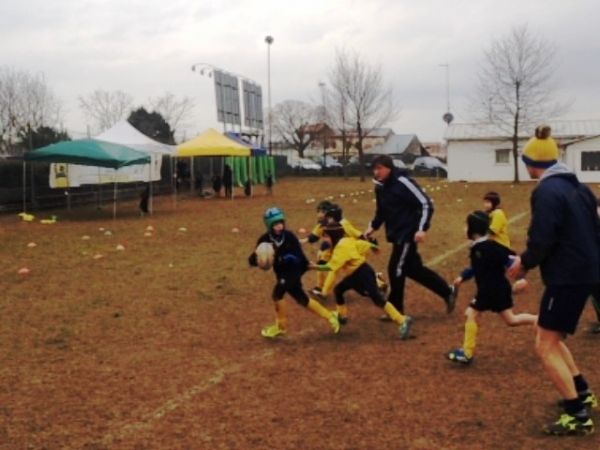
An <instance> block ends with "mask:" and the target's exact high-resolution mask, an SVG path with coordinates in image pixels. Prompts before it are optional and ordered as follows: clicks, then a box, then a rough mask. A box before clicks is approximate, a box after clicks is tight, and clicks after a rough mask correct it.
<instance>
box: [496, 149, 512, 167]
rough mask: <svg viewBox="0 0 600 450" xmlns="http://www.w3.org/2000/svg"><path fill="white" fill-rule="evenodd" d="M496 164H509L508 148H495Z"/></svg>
mask: <svg viewBox="0 0 600 450" xmlns="http://www.w3.org/2000/svg"><path fill="white" fill-rule="evenodd" d="M496 164H510V149H508V148H501V149H498V150H496Z"/></svg>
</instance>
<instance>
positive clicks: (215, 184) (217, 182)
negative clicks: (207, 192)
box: [212, 175, 223, 197]
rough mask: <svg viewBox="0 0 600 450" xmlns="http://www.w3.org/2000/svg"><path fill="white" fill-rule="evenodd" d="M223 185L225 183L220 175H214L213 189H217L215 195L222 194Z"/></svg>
mask: <svg viewBox="0 0 600 450" xmlns="http://www.w3.org/2000/svg"><path fill="white" fill-rule="evenodd" d="M222 185H223V183H222V181H221V176H220V175H215V176H213V177H212V188H213V191H215V197H220V196H221V187H222Z"/></svg>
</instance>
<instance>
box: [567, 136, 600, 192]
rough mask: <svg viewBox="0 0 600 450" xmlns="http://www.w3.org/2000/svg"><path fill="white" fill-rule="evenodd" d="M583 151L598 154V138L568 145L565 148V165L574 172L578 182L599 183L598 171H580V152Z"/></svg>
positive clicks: (599, 140)
mask: <svg viewBox="0 0 600 450" xmlns="http://www.w3.org/2000/svg"><path fill="white" fill-rule="evenodd" d="M584 151H596V152H600V137H597V138H594V139H588V140H586V141H581V142H578V143H576V144H572V145H569V146H568V147H567V152H566V157H565V163H566V164H567V165H568V166H569V167H571V168H572V169H573V170H574V171H575V173H576V174H577V178H579V180H580V181H583V182H584V183H598V182H600V171H587V170H586V171H582V170H581V152H584Z"/></svg>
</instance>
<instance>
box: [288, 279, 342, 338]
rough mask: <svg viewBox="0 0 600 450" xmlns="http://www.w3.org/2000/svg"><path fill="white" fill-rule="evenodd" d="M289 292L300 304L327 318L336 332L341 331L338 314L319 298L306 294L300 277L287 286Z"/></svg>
mask: <svg viewBox="0 0 600 450" xmlns="http://www.w3.org/2000/svg"><path fill="white" fill-rule="evenodd" d="M287 292H288V293H289V294H290V295H291V296H292V297H293V298H294V300H296V302H297V303H298V304H299V305H302V306H304V307H305V308H308V309H310V310H311V311H312V312H313V313H315V314H316V315H318V316H319V317H322V318H323V319H325V320H327V321H328V322H329V325H330V326H331V328H332V329H333V331H334V333H337V332H338V331H340V322H339V320H338V318H337V315H336V314H333V313H332V312H331V311H329V310H328V309H327V308H325V307H324V306H323V305H321V304H320V303H319V302H318V301H317V300H315V299H313V298H309V297H308V295H306V292H304V289H302V282H301V281H300V280H299V279H298V280H297V281H295V282H292V284H291V285H289V286H288V287H287Z"/></svg>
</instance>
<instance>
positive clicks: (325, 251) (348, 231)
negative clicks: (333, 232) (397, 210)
mask: <svg viewBox="0 0 600 450" xmlns="http://www.w3.org/2000/svg"><path fill="white" fill-rule="evenodd" d="M335 209H340V208H339V206H338V205H336V204H335V203H331V202H330V201H327V200H324V201H322V202H320V203H319V204H318V205H317V224H316V225H315V227H314V228H313V230H312V231H311V233H310V234H309V235H308V237H306V238H304V239H302V240H301V241H300V242H302V243H303V244H304V243H306V242H308V243H310V244H314V243H315V242H318V241H319V240H321V246H320V248H319V252H318V253H317V261H318V263H319V264H325V263H326V262H327V261H329V259H330V258H331V240H330V239H329V238H328V237H327V235H326V234H325V233H324V228H325V225H326V219H325V214H326V213H327V212H328V211H330V210H335ZM340 211H341V209H340ZM339 223H340V225H341V227H342V228H343V230H344V233H345V235H346V236H349V237H353V238H360V237H361V236H362V232H361V231H360V230H359V229H358V228H356V227H355V226H354V225H352V223H351V222H350V221H349V220H348V219H345V218H343V217H342V218H341V220H340V222H339ZM325 279H326V274H325V273H324V272H317V285H316V286H315V287H314V288H313V289H312V290H311V293H313V294H315V295H320V294H321V292H322V290H323V285H324V284H325Z"/></svg>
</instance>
